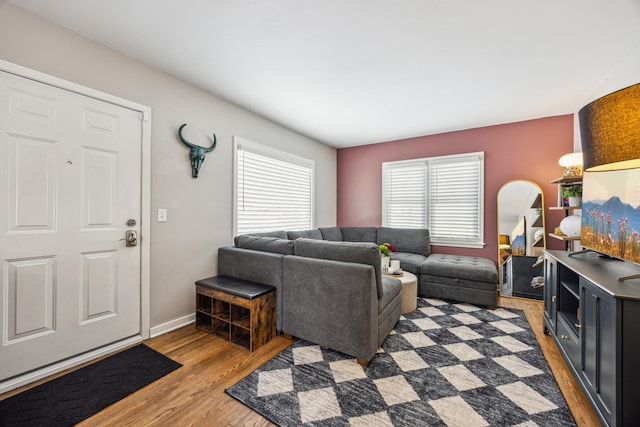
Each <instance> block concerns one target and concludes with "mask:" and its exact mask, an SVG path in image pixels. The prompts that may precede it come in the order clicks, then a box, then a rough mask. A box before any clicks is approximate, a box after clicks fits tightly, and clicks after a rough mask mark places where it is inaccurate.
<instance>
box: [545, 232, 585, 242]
mask: <svg viewBox="0 0 640 427" xmlns="http://www.w3.org/2000/svg"><path fill="white" fill-rule="evenodd" d="M549 237H553V238H554V239H558V240H563V241H565V242H572V241H575V240H580V236H578V237H570V236H558V235H557V234H554V233H549Z"/></svg>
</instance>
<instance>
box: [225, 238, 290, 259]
mask: <svg viewBox="0 0 640 427" xmlns="http://www.w3.org/2000/svg"><path fill="white" fill-rule="evenodd" d="M235 242H236V247H237V248H242V249H253V250H254V251H262V252H273V253H275V254H282V255H293V240H288V239H278V238H277V237H260V236H256V235H254V234H243V235H242V236H238V237H236V238H235Z"/></svg>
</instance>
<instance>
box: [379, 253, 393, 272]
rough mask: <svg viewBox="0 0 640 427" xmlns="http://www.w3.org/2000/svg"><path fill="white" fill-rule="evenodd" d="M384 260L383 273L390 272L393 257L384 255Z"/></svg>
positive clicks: (382, 259)
mask: <svg viewBox="0 0 640 427" xmlns="http://www.w3.org/2000/svg"><path fill="white" fill-rule="evenodd" d="M381 261H382V274H387V273H388V272H389V263H390V262H391V257H388V256H383V257H382V258H381Z"/></svg>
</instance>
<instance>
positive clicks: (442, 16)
mask: <svg viewBox="0 0 640 427" xmlns="http://www.w3.org/2000/svg"><path fill="white" fill-rule="evenodd" d="M10 1H11V3H14V4H16V5H18V6H21V7H23V8H25V9H27V10H30V11H32V12H34V13H36V14H38V15H41V16H43V17H45V18H46V19H48V20H50V21H53V22H55V23H57V24H59V25H62V26H64V27H67V28H69V29H71V30H73V31H76V32H78V33H80V34H82V35H84V36H86V37H87V38H89V39H92V40H95V41H97V42H99V43H102V44H105V45H107V46H109V47H111V48H112V49H114V50H116V51H119V52H122V53H123V54H125V55H128V56H130V57H132V58H135V59H137V60H140V61H142V62H144V63H146V64H148V65H150V66H152V67H155V68H158V69H160V70H164V71H165V72H167V73H169V74H172V75H174V76H176V77H178V78H180V79H183V80H185V81H187V82H190V83H192V84H194V85H195V86H198V87H200V88H203V89H205V90H207V91H210V92H211V93H214V94H216V95H219V96H221V97H223V98H225V99H227V100H229V101H231V102H233V103H235V104H237V105H240V106H242V107H244V108H246V109H247V110H250V111H253V112H255V113H257V114H260V115H262V116H264V117H266V118H269V119H271V120H273V121H274V122H277V123H280V124H281V125H284V126H286V127H288V128H291V129H293V130H295V131H298V132H300V133H302V134H305V135H307V136H309V137H311V138H314V139H316V140H318V141H321V142H324V143H326V144H329V145H332V146H334V147H347V146H354V145H362V144H369V143H376V142H383V141H389V140H395V139H401V138H407V137H412V136H419V135H428V134H436V133H442V132H448V131H453V130H460V129H468V128H473V127H480V126H486V125H494V124H500V123H509V122H515V121H520V120H527V119H532V118H539V117H547V116H554V115H560V114H570V113H574V112H576V111H577V110H579V109H580V108H581V107H582V106H583V105H584V104H585V103H587V102H588V101H589V100H590V96H591V95H592V94H593V93H595V92H596V91H597V89H598V87H600V86H601V85H602V84H603V83H604V82H605V81H606V79H607V78H608V77H609V76H610V75H611V74H612V73H613V72H615V70H616V68H617V67H618V66H619V65H620V64H622V63H623V62H624V61H625V59H627V58H629V56H630V55H632V54H634V51H636V50H637V49H638V46H640V1H638V0H607V1H603V0H561V1H558V0H537V1H531V0H484V1H477V0H398V1H390V0H262V1H260V0H180V1H178V0H174V1H172V0H133V1H132V0H102V1H100V0H91V1H87V0H56V1H51V0H10Z"/></svg>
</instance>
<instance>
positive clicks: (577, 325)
mask: <svg viewBox="0 0 640 427" xmlns="http://www.w3.org/2000/svg"><path fill="white" fill-rule="evenodd" d="M574 325H575V326H576V328H578V329H580V328H582V325H581V324H580V323H574Z"/></svg>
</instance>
